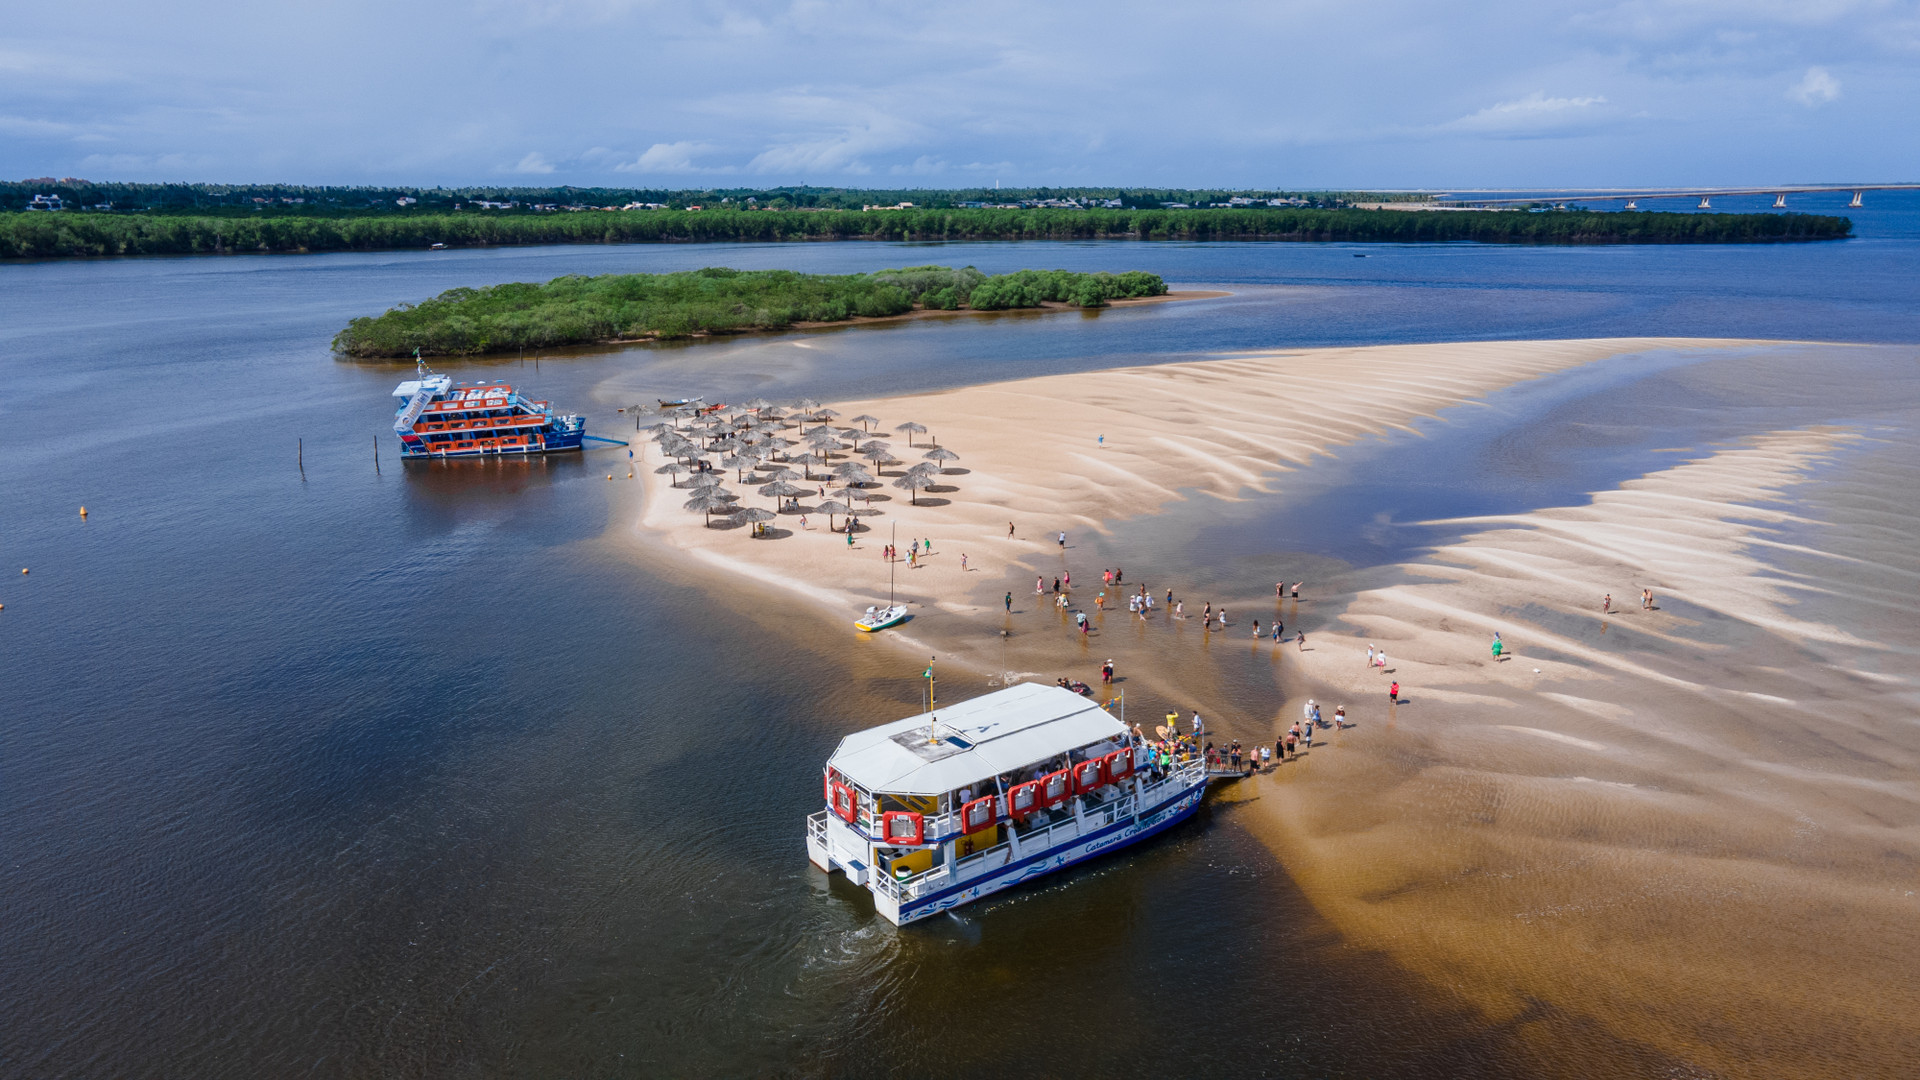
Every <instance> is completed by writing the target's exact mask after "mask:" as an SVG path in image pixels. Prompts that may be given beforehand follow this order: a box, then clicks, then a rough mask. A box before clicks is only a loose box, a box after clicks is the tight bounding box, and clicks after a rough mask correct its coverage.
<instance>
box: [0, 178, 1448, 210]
mask: <svg viewBox="0 0 1920 1080" xmlns="http://www.w3.org/2000/svg"><path fill="white" fill-rule="evenodd" d="M36 195H40V196H47V195H51V196H57V197H59V199H60V200H61V202H62V203H63V204H64V205H65V206H66V208H67V209H69V210H73V209H93V210H96V211H105V210H109V209H110V210H112V211H114V212H118V213H188V214H191V213H202V214H206V213H214V214H218V213H226V212H235V213H246V214H255V213H265V214H276V213H277V214H295V215H317V216H330V215H334V214H342V213H344V214H353V215H360V214H366V213H369V212H379V213H393V214H406V213H414V214H418V213H428V212H432V211H435V210H441V211H448V210H453V209H454V208H455V207H460V208H463V209H472V208H473V207H474V204H475V203H478V202H483V201H484V202H496V203H517V204H519V208H520V209H523V210H529V209H531V208H532V207H534V206H546V205H550V206H555V207H566V206H590V207H606V206H625V205H626V204H628V203H643V204H659V205H660V206H662V207H664V208H666V209H670V210H681V209H685V208H687V207H689V206H701V207H704V208H706V209H709V210H712V209H715V208H718V207H722V206H731V205H734V204H739V205H741V206H747V205H752V206H754V207H757V208H763V209H771V210H787V209H793V210H859V209H861V208H862V207H865V206H874V205H879V206H896V205H898V204H900V203H903V202H910V203H913V204H914V206H916V207H921V208H925V209H933V210H941V209H953V208H960V207H962V204H963V203H987V204H989V205H1000V204H1007V203H1032V202H1061V201H1067V200H1071V201H1074V202H1079V203H1082V204H1089V203H1093V204H1103V203H1107V202H1116V203H1118V204H1119V208H1120V209H1129V210H1132V209H1142V208H1148V209H1158V208H1160V207H1161V206H1163V205H1164V204H1167V203H1185V204H1186V205H1188V206H1199V207H1204V206H1209V205H1211V204H1213V203H1226V202H1230V201H1232V200H1234V199H1239V200H1241V201H1242V202H1243V203H1244V202H1248V201H1258V202H1262V203H1265V202H1268V201H1270V200H1275V199H1278V200H1283V201H1286V200H1291V201H1292V202H1294V203H1297V204H1303V205H1307V206H1344V205H1346V204H1348V203H1350V202H1376V201H1380V200H1382V199H1388V198H1391V199H1396V200H1399V201H1402V202H1407V201H1419V200H1421V199H1422V198H1423V197H1422V196H1419V195H1408V194H1404V193H1402V194H1394V195H1384V194H1381V193H1378V192H1365V191H1278V190H1274V191H1266V190H1242V189H1232V190H1229V189H1226V188H1116V187H1065V188H1060V187H1029V188H1004V189H1002V188H987V187H982V188H957V189H954V188H823V187H809V186H790V187H771V188H721V189H713V188H706V189H691V188H607V187H463V188H418V187H320V186H312V185H303V184H131V183H113V182H104V181H94V180H82V179H78V178H76V177H65V178H61V179H56V178H54V177H40V178H39V179H35V180H19V181H0V211H5V210H25V209H26V208H27V206H28V205H29V204H30V203H31V202H32V201H33V198H34V196H36ZM402 200H411V201H410V202H402Z"/></svg>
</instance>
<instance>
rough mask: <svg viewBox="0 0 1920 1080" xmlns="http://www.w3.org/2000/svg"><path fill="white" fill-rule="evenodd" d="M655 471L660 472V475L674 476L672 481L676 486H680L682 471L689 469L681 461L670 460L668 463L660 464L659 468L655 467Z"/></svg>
mask: <svg viewBox="0 0 1920 1080" xmlns="http://www.w3.org/2000/svg"><path fill="white" fill-rule="evenodd" d="M653 471H654V472H655V473H658V474H659V475H661V476H671V477H673V481H672V482H673V486H674V487H679V486H680V474H681V473H683V472H686V471H687V467H686V466H685V465H682V464H680V463H679V462H677V461H669V462H667V463H666V464H665V465H662V466H660V467H659V468H657V469H655V470H653Z"/></svg>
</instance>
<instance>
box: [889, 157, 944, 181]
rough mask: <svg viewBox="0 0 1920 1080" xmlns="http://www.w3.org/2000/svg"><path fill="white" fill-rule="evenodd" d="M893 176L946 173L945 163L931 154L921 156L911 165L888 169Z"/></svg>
mask: <svg viewBox="0 0 1920 1080" xmlns="http://www.w3.org/2000/svg"><path fill="white" fill-rule="evenodd" d="M887 171H888V172H890V173H892V174H893V175H895V176H934V175H937V174H939V173H943V172H946V171H947V163H946V162H944V161H940V160H938V159H936V158H934V157H933V155H931V154H921V155H920V156H919V157H917V158H914V159H913V164H911V165H895V166H894V167H893V168H891V169H888V170H887Z"/></svg>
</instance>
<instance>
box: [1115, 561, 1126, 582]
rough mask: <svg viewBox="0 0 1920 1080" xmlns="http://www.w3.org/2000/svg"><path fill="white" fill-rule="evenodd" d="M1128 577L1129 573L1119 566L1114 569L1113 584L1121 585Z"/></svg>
mask: <svg viewBox="0 0 1920 1080" xmlns="http://www.w3.org/2000/svg"><path fill="white" fill-rule="evenodd" d="M1126 576H1127V572H1126V571H1125V570H1122V569H1120V568H1119V567H1117V566H1116V567H1114V568H1113V583H1114V584H1115V585H1118V584H1120V582H1121V581H1123V580H1124V579H1125V578H1126Z"/></svg>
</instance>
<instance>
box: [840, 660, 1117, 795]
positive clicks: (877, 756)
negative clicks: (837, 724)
mask: <svg viewBox="0 0 1920 1080" xmlns="http://www.w3.org/2000/svg"><path fill="white" fill-rule="evenodd" d="M929 725H932V727H933V735H934V737H933V738H932V739H929V738H928V727H929ZM1126 735H1127V729H1126V727H1125V725H1123V724H1121V723H1120V721H1118V720H1116V719H1114V718H1113V716H1112V715H1111V714H1109V713H1108V712H1107V711H1106V710H1105V709H1103V708H1101V707H1100V706H1099V705H1097V704H1095V703H1094V702H1092V701H1089V700H1088V699H1086V698H1084V697H1081V696H1080V695H1079V694H1076V693H1074V692H1073V691H1071V690H1067V689H1064V688H1062V687H1058V686H1044V685H1041V684H1038V683H1023V684H1021V685H1018V686H1010V687H1008V688H1006V689H1005V690H999V691H996V692H994V693H991V694H986V695H984V696H982V697H977V698H974V699H972V700H970V701H963V702H960V703H959V704H957V705H953V706H950V707H946V708H941V709H936V710H934V711H933V712H932V713H930V714H929V713H921V714H920V715H918V716H909V717H907V718H906V719H904V720H895V721H894V722H892V723H890V724H882V725H880V726H879V727H875V728H868V729H867V730H865V731H858V732H855V733H853V734H852V735H848V736H847V737H846V738H844V739H842V740H840V747H839V749H837V750H835V751H834V753H833V756H832V757H831V758H829V759H828V760H827V765H828V767H830V768H832V769H833V770H835V771H836V772H838V773H840V774H841V775H842V776H844V777H846V778H847V779H849V780H851V781H853V782H854V783H855V784H858V785H859V786H860V787H862V788H865V789H866V790H868V791H872V792H886V793H889V794H895V795H928V796H938V795H943V794H945V793H947V792H950V791H955V790H958V789H960V788H962V787H966V786H967V785H970V784H974V783H977V782H979V781H981V780H986V779H990V778H992V777H995V776H999V775H1001V774H1004V773H1011V772H1013V771H1015V770H1017V769H1021V768H1024V767H1026V766H1029V765H1032V764H1033V763H1035V762H1038V761H1045V760H1048V759H1050V758H1054V757H1057V756H1059V755H1061V754H1065V753H1067V752H1068V751H1070V750H1077V749H1080V748H1082V747H1086V746H1090V745H1093V744H1096V743H1101V742H1105V741H1108V740H1113V741H1115V742H1118V743H1124V742H1125V740H1126Z"/></svg>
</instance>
